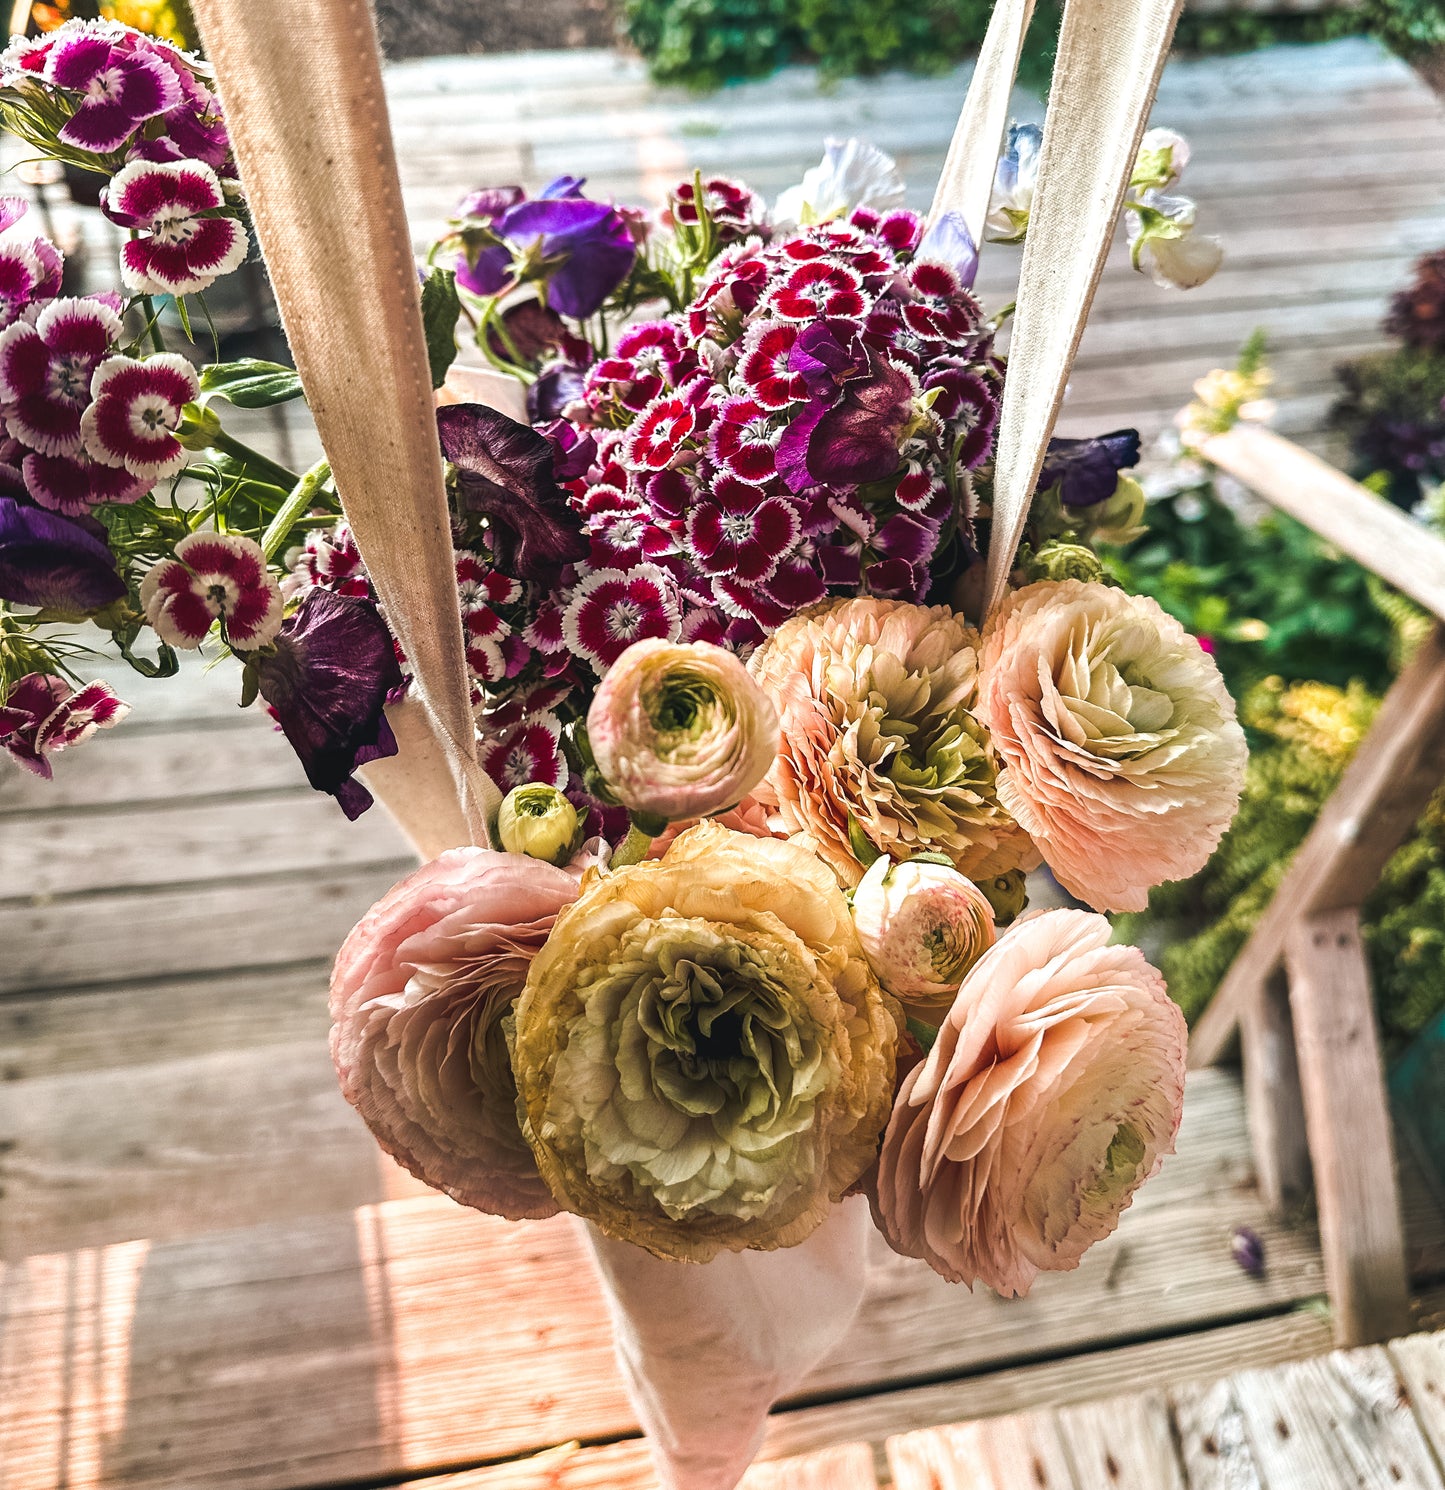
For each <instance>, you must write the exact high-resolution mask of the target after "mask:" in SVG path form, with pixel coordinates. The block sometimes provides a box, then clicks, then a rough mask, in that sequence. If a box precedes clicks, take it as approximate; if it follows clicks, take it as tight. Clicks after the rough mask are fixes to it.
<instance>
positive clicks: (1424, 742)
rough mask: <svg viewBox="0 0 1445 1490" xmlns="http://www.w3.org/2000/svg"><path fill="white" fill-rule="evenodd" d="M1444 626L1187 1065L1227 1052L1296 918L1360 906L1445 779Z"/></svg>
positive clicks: (1325, 819)
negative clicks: (1244, 1014) (1247, 1006)
mask: <svg viewBox="0 0 1445 1490" xmlns="http://www.w3.org/2000/svg"><path fill="white" fill-rule="evenodd" d="M1442 722H1445V628H1442V627H1440V626H1437V627H1435V629H1434V630H1433V631H1432V632H1431V634H1430V636H1429V637H1428V638H1427V640H1426V641H1425V642H1424V643H1422V645H1421V647H1420V649H1419V651H1418V652H1417V653H1416V655H1415V657H1414V659H1413V660H1412V661H1411V663H1410V665H1409V666H1408V667H1407V668H1406V669H1405V671H1404V672H1403V673H1401V674H1400V676H1399V677H1398V678H1397V679H1396V680H1395V682H1394V683H1393V684H1392V685H1391V687H1390V690H1389V692H1388V693H1387V694H1386V695H1385V699H1384V702H1383V703H1382V704H1381V705H1380V710H1379V712H1378V713H1377V714H1376V716H1375V720H1374V723H1373V724H1372V725H1371V727H1370V730H1369V733H1368V734H1367V735H1366V737H1365V739H1364V741H1363V742H1362V743H1361V745H1360V747H1359V749H1358V750H1357V751H1356V752H1355V755H1354V757H1353V758H1352V760H1351V761H1350V764H1349V766H1348V767H1347V768H1346V769H1345V772H1344V774H1343V776H1342V777H1341V778H1340V783H1339V785H1338V786H1337V787H1336V788H1335V790H1334V792H1333V793H1332V794H1331V796H1330V797H1329V799H1328V800H1327V801H1326V803H1325V806H1324V809H1323V811H1321V813H1320V815H1319V817H1318V818H1317V819H1316V820H1315V825H1314V827H1313V828H1311V829H1310V832H1309V835H1308V836H1307V837H1306V839H1305V841H1304V842H1303V843H1302V844H1301V845H1300V847H1299V849H1298V850H1297V851H1296V853H1295V856H1294V859H1293V860H1292V861H1291V863H1290V866H1289V869H1288V870H1287V871H1286V873H1285V875H1284V878H1283V879H1282V880H1281V882H1280V886H1279V889H1278V890H1277V891H1276V892H1275V896H1274V899H1273V900H1272V901H1271V902H1270V905H1269V909H1268V910H1267V911H1265V913H1264V915H1262V916H1261V917H1260V919H1259V921H1258V922H1257V923H1256V925H1255V928H1254V931H1253V933H1252V934H1251V936H1250V939H1249V940H1248V942H1246V943H1245V945H1244V947H1243V948H1242V949H1241V951H1240V953H1239V955H1238V956H1237V957H1236V958H1235V960H1234V962H1233V964H1232V965H1231V967H1230V969H1229V972H1228V973H1227V974H1225V977H1224V979H1223V981H1222V982H1221V983H1220V985H1219V989H1218V991H1217V992H1216V993H1215V995H1214V997H1213V999H1211V1000H1210V1003H1209V1006H1208V1008H1206V1009H1205V1011H1204V1013H1203V1014H1202V1015H1201V1016H1200V1017H1199V1019H1198V1021H1197V1022H1196V1024H1195V1026H1194V1032H1193V1034H1192V1035H1191V1037H1190V1041H1189V1059H1190V1062H1191V1064H1192V1065H1195V1066H1201V1065H1210V1064H1212V1063H1213V1062H1214V1061H1217V1060H1219V1059H1220V1058H1221V1056H1223V1055H1224V1054H1225V1052H1226V1050H1227V1049H1228V1047H1229V1044H1230V1040H1231V1038H1232V1036H1233V1034H1234V1030H1235V1027H1236V1025H1237V1023H1238V1021H1239V1018H1240V1016H1241V1013H1242V1011H1243V1009H1244V1007H1245V1005H1246V1003H1247V1002H1248V1000H1249V999H1250V998H1251V997H1254V996H1255V995H1256V994H1257V993H1258V990H1259V989H1260V987H1261V986H1262V985H1263V983H1264V980H1265V979H1267V978H1269V977H1271V976H1272V975H1273V973H1274V971H1275V969H1276V968H1277V967H1278V966H1279V964H1280V960H1281V958H1282V957H1283V956H1284V946H1285V939H1286V936H1287V935H1288V933H1289V931H1290V929H1291V928H1292V927H1293V926H1294V925H1295V924H1296V923H1297V922H1298V921H1299V919H1300V918H1302V917H1306V916H1310V915H1314V914H1317V913H1319V912H1323V911H1331V910H1338V909H1340V908H1341V907H1348V906H1358V905H1359V904H1361V902H1362V901H1363V900H1364V898H1365V896H1366V895H1368V894H1369V892H1370V891H1371V890H1373V889H1374V887H1375V884H1376V882H1377V881H1378V879H1379V877H1380V873H1381V871H1382V870H1383V869H1384V867H1385V865H1386V864H1387V863H1388V862H1389V859H1390V856H1391V855H1392V854H1393V853H1394V852H1395V850H1396V849H1397V848H1398V847H1399V846H1400V844H1401V843H1402V842H1403V841H1404V839H1405V836H1406V834H1408V833H1409V831H1410V830H1411V828H1413V827H1414V825H1415V823H1416V822H1417V821H1418V820H1419V817H1420V814H1421V813H1422V812H1423V811H1424V810H1425V806H1426V804H1427V803H1428V802H1429V800H1430V798H1431V796H1432V795H1433V794H1434V792H1435V790H1436V788H1437V787H1438V786H1439V785H1440V782H1441V779H1442V778H1445V728H1442Z"/></svg>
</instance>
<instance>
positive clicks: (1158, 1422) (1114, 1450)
mask: <svg viewBox="0 0 1445 1490" xmlns="http://www.w3.org/2000/svg"><path fill="white" fill-rule="evenodd" d="M1058 1418H1059V1431H1060V1433H1061V1434H1062V1436H1063V1439H1064V1443H1065V1444H1066V1445H1067V1447H1068V1453H1069V1459H1070V1460H1071V1462H1072V1463H1073V1466H1074V1476H1075V1478H1076V1479H1077V1481H1078V1483H1079V1485H1080V1486H1081V1487H1082V1486H1086V1485H1087V1486H1089V1487H1091V1490H1092V1487H1094V1486H1097V1487H1098V1490H1185V1484H1184V1472H1183V1470H1182V1469H1181V1467H1180V1464H1179V1457H1178V1455H1177V1454H1176V1453H1175V1452H1174V1431H1173V1428H1172V1426H1171V1424H1170V1420H1169V1406H1168V1402H1167V1401H1166V1399H1165V1397H1164V1395H1163V1393H1161V1392H1143V1393H1138V1394H1136V1395H1134V1396H1131V1397H1116V1398H1114V1399H1113V1400H1111V1401H1107V1402H1090V1403H1085V1404H1084V1405H1082V1406H1079V1407H1066V1408H1063V1409H1061V1410H1060V1412H1059V1415H1058Z"/></svg>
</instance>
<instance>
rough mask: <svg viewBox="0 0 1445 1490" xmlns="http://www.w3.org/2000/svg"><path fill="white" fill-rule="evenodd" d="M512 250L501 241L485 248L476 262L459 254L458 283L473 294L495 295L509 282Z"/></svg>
mask: <svg viewBox="0 0 1445 1490" xmlns="http://www.w3.org/2000/svg"><path fill="white" fill-rule="evenodd" d="M511 264H512V254H511V250H510V249H507V248H504V247H503V246H502V245H501V244H500V243H498V244H495V245H494V246H493V247H491V248H484V249H482V251H481V252H480V253H479V254H478V255H477V261H476V263H475V264H469V263H467V256H466V255H465V254H459V255H458V256H457V283H458V284H459V285H460V286H461V287H462V289H464V290H468V291H470V292H471V293H472V294H473V295H481V296H487V295H495V294H497V293H498V291H500V290H501V289H502V287H503V286H504V285H505V284H506V283H507V280H508V278H509V275H508V272H507V271H508V270H509V269H510V268H511Z"/></svg>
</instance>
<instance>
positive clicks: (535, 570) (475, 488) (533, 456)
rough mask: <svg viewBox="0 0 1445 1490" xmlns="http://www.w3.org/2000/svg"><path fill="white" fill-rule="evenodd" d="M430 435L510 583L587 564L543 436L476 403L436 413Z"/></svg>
mask: <svg viewBox="0 0 1445 1490" xmlns="http://www.w3.org/2000/svg"><path fill="white" fill-rule="evenodd" d="M437 431H438V434H439V435H440V437H441V446H442V453H443V454H444V455H445V456H446V458H447V459H448V460H449V461H450V462H451V463H452V465H453V466H455V467H456V472H457V486H458V489H459V491H460V494H461V497H462V500H463V501H464V502H465V503H466V504H467V506H469V507H470V508H471V509H472V510H473V511H476V512H480V513H481V514H482V515H483V516H484V517H485V518H486V519H487V525H488V530H489V531H488V537H489V539H490V542H491V546H492V553H493V556H494V558H495V560H496V563H497V566H498V568H500V569H502V570H503V571H505V572H506V573H507V574H509V575H511V576H512V577H513V578H514V579H542V580H546V579H552V578H555V577H556V574H557V571H558V570H559V569H561V568H562V567H563V565H566V564H576V563H579V562H580V561H581V560H583V559H585V558H586V557H587V540H586V539H585V538H584V537H583V536H582V527H581V521H580V519H579V518H578V517H577V515H576V513H574V512H573V511H572V510H571V508H570V507H569V506H568V504H567V494H566V493H565V492H564V491H563V490H562V488H561V487H559V486H558V485H557V478H556V473H555V470H554V468H553V457H552V446H551V444H550V443H549V442H548V441H547V439H546V438H545V436H543V435H539V434H538V433H537V432H536V430H533V429H528V427H527V426H526V425H525V424H519V423H518V422H517V421H516V420H515V419H509V418H508V417H507V416H506V415H505V414H502V413H500V412H498V411H497V410H496V409H489V408H486V407H485V406H484V405H482V404H450V405H448V406H446V407H444V408H440V409H438V410H437Z"/></svg>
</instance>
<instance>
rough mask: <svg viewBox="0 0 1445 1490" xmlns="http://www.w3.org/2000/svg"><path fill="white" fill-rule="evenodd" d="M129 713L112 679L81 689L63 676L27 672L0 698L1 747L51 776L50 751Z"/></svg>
mask: <svg viewBox="0 0 1445 1490" xmlns="http://www.w3.org/2000/svg"><path fill="white" fill-rule="evenodd" d="M129 713H130V705H129V704H125V703H122V702H121V701H120V699H118V698H117V697H116V696H115V694H114V692H113V691H112V690H111V688H110V685H109V684H107V683H87V684H86V685H85V686H84V687H83V688H82V689H81V690H80V691H79V692H78V693H77V692H76V691H75V690H74V689H73V688H71V686H70V684H69V683H67V682H66V681H65V680H64V679H63V678H57V677H54V676H52V675H50V674H48V673H27V674H26V675H25V676H24V677H23V678H21V679H20V680H19V681H18V682H16V683H15V684H14V685H13V687H12V688H11V689H10V691H9V692H8V693H7V694H6V695H5V696H4V698H3V699H0V749H3V750H5V751H6V752H8V754H9V755H10V758H11V759H12V760H14V761H15V762H16V763H17V764H18V765H20V766H23V767H24V768H25V770H27V771H30V772H32V773H33V774H34V775H36V776H42V777H44V778H45V779H46V780H47V781H48V780H49V779H50V777H51V775H52V770H51V765H50V761H49V760H48V759H47V757H48V756H50V755H52V754H54V753H55V752H56V751H58V750H65V749H67V748H68V747H70V746H71V745H79V744H80V743H81V741H82V740H88V739H89V738H90V737H91V736H92V735H93V734H94V733H95V732H96V730H98V729H109V728H110V726H111V725H113V724H119V723H120V721H121V720H122V719H124V718H125V716H126V715H127V714H129Z"/></svg>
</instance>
